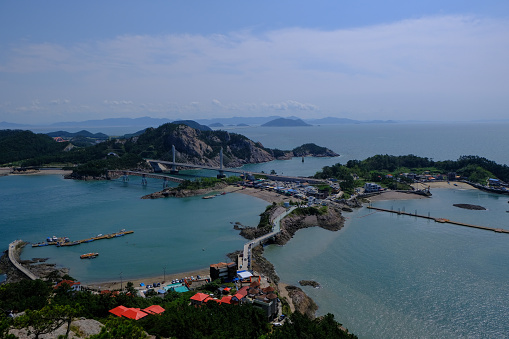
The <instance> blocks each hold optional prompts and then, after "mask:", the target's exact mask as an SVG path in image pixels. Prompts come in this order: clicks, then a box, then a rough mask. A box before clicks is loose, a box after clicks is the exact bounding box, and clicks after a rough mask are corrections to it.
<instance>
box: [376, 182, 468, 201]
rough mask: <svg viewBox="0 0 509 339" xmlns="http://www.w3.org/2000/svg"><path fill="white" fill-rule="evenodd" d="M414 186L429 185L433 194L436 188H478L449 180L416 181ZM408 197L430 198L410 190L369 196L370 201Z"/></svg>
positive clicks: (422, 186)
mask: <svg viewBox="0 0 509 339" xmlns="http://www.w3.org/2000/svg"><path fill="white" fill-rule="evenodd" d="M412 187H413V188H415V189H416V190H422V189H427V188H428V187H429V189H430V191H431V194H433V189H434V188H447V189H460V190H466V189H468V190H470V189H474V190H475V189H476V188H475V187H472V186H470V185H469V184H466V183H464V182H449V183H447V181H435V182H426V183H415V184H412ZM408 199H428V197H425V196H423V195H419V194H415V193H412V192H411V191H409V192H408V193H405V192H401V191H399V192H398V191H384V192H382V193H380V194H377V195H374V196H372V197H369V198H368V200H370V201H381V200H408Z"/></svg>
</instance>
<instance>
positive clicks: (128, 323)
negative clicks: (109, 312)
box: [89, 317, 147, 339]
mask: <svg viewBox="0 0 509 339" xmlns="http://www.w3.org/2000/svg"><path fill="white" fill-rule="evenodd" d="M89 338H90V339H144V338H147V334H146V333H145V331H144V330H143V328H142V327H140V326H138V324H136V323H135V322H134V321H133V320H130V319H125V318H118V317H115V318H110V319H109V320H108V321H107V322H106V324H105V326H104V327H102V328H101V332H100V333H99V334H96V335H92V336H90V337H89Z"/></svg>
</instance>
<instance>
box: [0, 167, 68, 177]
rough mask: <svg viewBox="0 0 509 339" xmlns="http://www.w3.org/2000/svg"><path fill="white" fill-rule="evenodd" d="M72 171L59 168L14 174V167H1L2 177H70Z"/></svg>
mask: <svg viewBox="0 0 509 339" xmlns="http://www.w3.org/2000/svg"><path fill="white" fill-rule="evenodd" d="M71 173H72V171H71V170H63V169H57V168H51V169H42V170H31V171H29V172H25V173H12V167H0V176H6V175H69V174H71Z"/></svg>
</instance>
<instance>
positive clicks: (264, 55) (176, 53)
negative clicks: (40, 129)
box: [0, 0, 509, 124]
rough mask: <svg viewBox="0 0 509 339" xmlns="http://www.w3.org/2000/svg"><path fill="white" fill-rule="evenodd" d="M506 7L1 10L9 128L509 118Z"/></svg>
mask: <svg viewBox="0 0 509 339" xmlns="http://www.w3.org/2000/svg"><path fill="white" fill-rule="evenodd" d="M508 82H509V1H507V0H500V1H494V0H483V1H478V0H475V1H473V0H450V1H448V0H440V1H435V0H427V1H421V0H397V1H396V0H385V1H379V0H357V1H343V0H315V1H300V0H279V1H274V0H257V1H250V2H247V1H238V0H237V1H233V0H232V1H221V0H216V1H210V0H200V1H190V0H187V1H180V0H174V1H169V0H167V1H130V0H109V1H95V0H90V1H81V2H77V1H63V0H58V1H56V0H45V1H25V0H19V1H2V2H1V3H0V121H6V122H11V123H31V124H50V123H54V122H63V121H84V120H91V119H105V118H120V117H123V118H137V117H144V116H150V117H153V118H168V119H175V120H176V119H206V118H216V117H234V116H237V117H241V116H246V117H248V116H273V115H279V116H297V117H300V118H303V119H311V118H322V117H338V118H349V119H356V120H372V119H381V120H425V121H456V120H458V121H469V120H478V119H509V95H508V89H509V86H508Z"/></svg>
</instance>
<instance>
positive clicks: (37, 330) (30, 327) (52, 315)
mask: <svg viewBox="0 0 509 339" xmlns="http://www.w3.org/2000/svg"><path fill="white" fill-rule="evenodd" d="M74 314H75V313H74V310H73V309H72V308H71V307H70V306H58V305H49V306H45V307H43V308H41V309H40V310H36V311H33V310H27V311H26V312H25V314H24V315H22V316H19V317H17V318H15V319H14V326H15V327H16V328H25V329H26V330H27V332H28V335H32V334H34V335H35V338H36V339H37V338H39V336H40V335H41V334H48V333H51V332H53V331H55V330H56V329H57V328H59V327H60V326H62V325H63V324H64V323H66V322H68V323H69V326H70V322H71V321H72V319H71V320H69V319H70V318H72V317H73V316H74ZM68 330H69V327H68Z"/></svg>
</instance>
